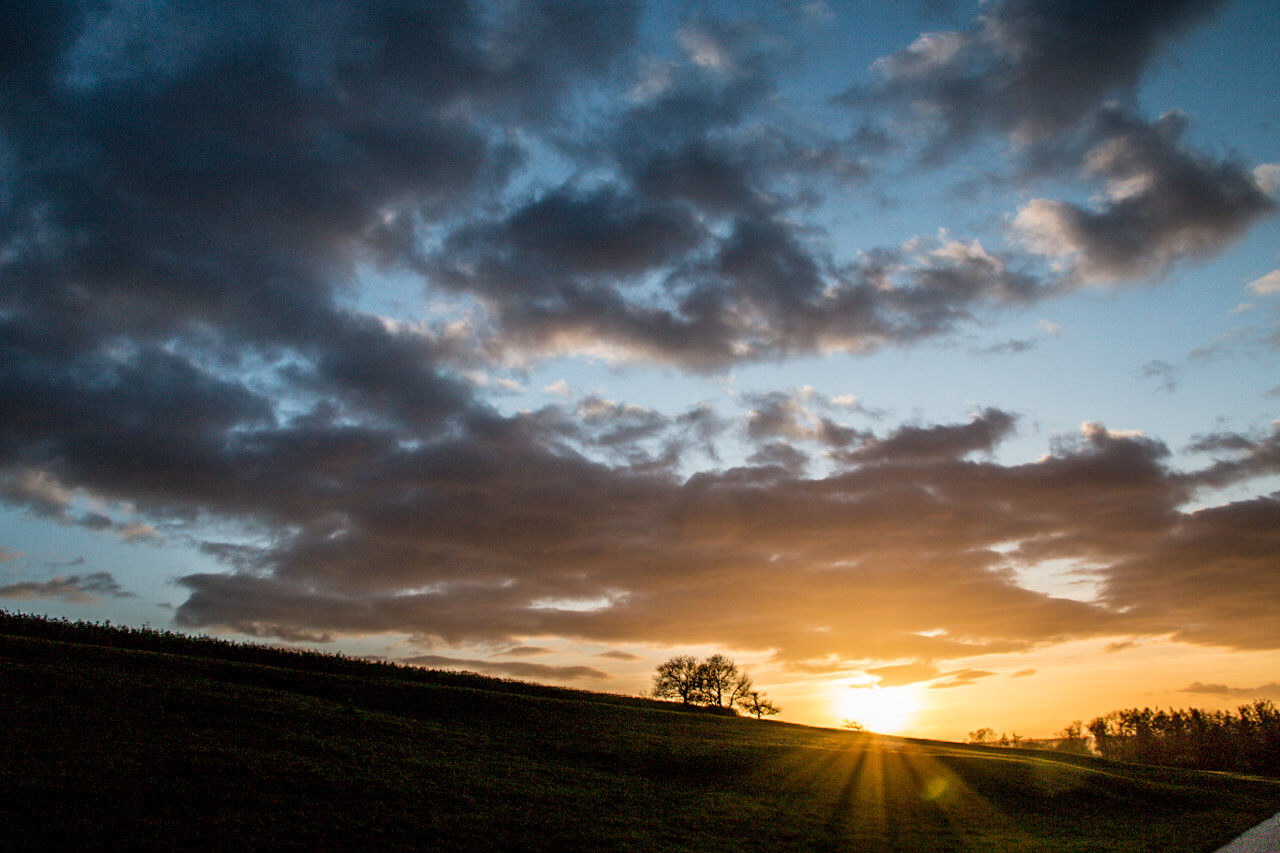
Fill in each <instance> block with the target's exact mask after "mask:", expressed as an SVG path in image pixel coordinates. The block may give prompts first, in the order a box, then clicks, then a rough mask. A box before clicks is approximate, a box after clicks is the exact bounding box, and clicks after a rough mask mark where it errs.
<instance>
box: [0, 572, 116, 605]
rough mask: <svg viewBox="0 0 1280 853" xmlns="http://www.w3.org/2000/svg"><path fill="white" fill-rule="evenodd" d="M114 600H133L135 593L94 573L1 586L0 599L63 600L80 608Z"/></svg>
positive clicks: (109, 578)
mask: <svg viewBox="0 0 1280 853" xmlns="http://www.w3.org/2000/svg"><path fill="white" fill-rule="evenodd" d="M103 596H107V597H110V598H132V597H133V593H131V592H128V591H126V590H125V589H123V588H122V587H121V586H120V584H118V583H116V579H115V578H114V577H113V576H112V574H111V573H110V572H92V573H90V574H87V575H58V576H57V577H55V578H53V579H51V580H47V581H19V582H18V583H12V584H7V585H5V586H0V598H16V599H20V600H24V601H29V600H33V599H35V600H40V599H50V598H62V599H66V600H67V601H72V602H75V603H77V604H92V603H95V602H99V601H101V600H102V598H103Z"/></svg>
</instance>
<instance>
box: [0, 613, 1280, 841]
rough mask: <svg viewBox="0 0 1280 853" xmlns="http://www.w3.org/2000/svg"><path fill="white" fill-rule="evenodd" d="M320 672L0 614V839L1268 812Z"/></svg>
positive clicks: (1006, 828) (663, 832) (1200, 776)
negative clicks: (49, 632) (17, 624)
mask: <svg viewBox="0 0 1280 853" xmlns="http://www.w3.org/2000/svg"><path fill="white" fill-rule="evenodd" d="M10 627H12V626H10ZM126 645H127V644H126ZM321 669H322V667H320V668H317V667H310V668H308V667H307V666H288V665H270V664H266V663H250V662H245V661H230V660H226V659H223V658H219V657H216V656H208V655H206V656H194V655H184V654H174V653H169V652H156V651H145V650H141V649H136V648H112V647H108V646H105V645H101V644H88V643H83V642H74V643H73V642H66V641H63V640H51V639H46V638H40V637H31V636H16V635H14V634H0V684H2V685H3V689H0V715H2V716H0V719H3V720H4V723H5V724H4V726H3V727H0V755H3V756H4V759H5V760H4V761H0V790H3V791H4V792H5V796H3V797H0V826H6V827H8V829H7V830H4V833H5V835H4V837H3V841H0V846H3V847H5V848H13V849H24V848H48V847H54V846H63V845H69V846H73V847H76V848H84V847H89V848H97V847H104V846H113V845H117V844H121V843H123V844H126V845H127V846H129V847H132V848H135V849H137V848H161V847H163V848H167V849H171V848H173V847H175V846H176V847H180V848H209V847H218V848H223V849H229V848H239V847H250V848H264V847H296V848H306V849H317V848H347V847H354V846H357V845H359V846H361V847H373V848H375V849H378V848H381V849H391V848H423V847H433V848H441V847H443V848H465V849H469V850H474V849H512V848H513V847H515V848H521V849H547V850H552V849H555V850H563V849H582V848H595V849H634V850H649V849H692V850H713V849H714V850H721V851H722V850H725V849H731V848H735V847H738V846H750V847H754V848H757V849H859V850H1054V851H1069V850H1152V851H1156V850H1159V851H1177V850H1211V849H1213V848H1215V847H1216V846H1217V845H1218V844H1221V843H1223V842H1225V841H1227V840H1229V839H1230V838H1231V837H1232V836H1233V835H1235V834H1236V833H1237V832H1239V831H1240V830H1242V829H1244V828H1246V827H1248V826H1250V825H1252V824H1253V823H1256V822H1257V821H1258V820H1261V819H1262V818H1264V817H1267V816H1269V815H1270V814H1271V813H1273V812H1275V811H1276V810H1277V809H1280V784H1277V783H1275V782H1271V781H1265V780H1258V779H1246V778H1242V777H1235V776H1226V775H1222V774H1207V773H1195V772H1184V771H1172V770H1162V769H1156V768H1143V767H1135V766H1131V765H1117V764H1113V763H1108V762H1103V761H1100V760H1092V759H1074V760H1071V759H1063V758H1059V757H1057V756H1054V755H1052V754H1048V753H1038V752H1033V751H1029V750H991V749H982V748H974V747H965V746H961V745H956V744H944V743H936V742H929V741H917V740H909V739H900V738H889V737H879V736H875V735H866V734H854V733H851V732H842V731H833V730H827V729H815V728H808V727H804V726H794V725H788V724H783V723H776V722H757V721H754V720H748V719H739V718H725V717H715V716H708V715H701V714H687V713H680V712H676V711H674V710H672V709H671V707H670V706H667V705H664V704H662V703H653V702H643V701H638V700H625V699H622V698H620V697H609V696H602V697H598V698H593V697H594V694H585V693H581V692H578V691H556V690H554V689H550V688H536V689H535V688H522V687H520V686H518V685H513V684H511V683H509V682H501V681H495V680H489V679H481V678H471V679H470V680H469V681H467V680H461V681H452V682H451V681H450V679H449V678H448V677H443V678H442V679H441V682H440V683H432V682H431V681H430V680H426V681H415V680H406V679H404V678H401V677H397V675H396V674H395V673H394V672H391V671H389V670H388V671H386V672H384V673H383V674H382V675H377V674H355V673H357V672H359V671H360V668H359V666H353V667H351V669H352V672H351V673H346V674H344V673H335V672H324V671H320V670H321ZM370 672H371V673H376V669H373V670H370Z"/></svg>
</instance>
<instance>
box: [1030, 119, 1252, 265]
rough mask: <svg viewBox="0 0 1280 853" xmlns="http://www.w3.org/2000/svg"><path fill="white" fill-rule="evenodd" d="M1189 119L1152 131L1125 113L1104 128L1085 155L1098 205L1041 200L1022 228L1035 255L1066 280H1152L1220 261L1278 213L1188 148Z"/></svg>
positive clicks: (1239, 173)
mask: <svg viewBox="0 0 1280 853" xmlns="http://www.w3.org/2000/svg"><path fill="white" fill-rule="evenodd" d="M1185 125H1186V121H1185V119H1184V118H1183V117H1182V116H1181V115H1179V114H1176V113H1168V114H1166V115H1165V116H1163V117H1162V118H1161V119H1160V120H1158V121H1157V122H1155V123H1154V124H1150V125H1148V124H1145V123H1142V122H1139V121H1137V120H1134V119H1132V118H1130V117H1127V116H1125V115H1123V114H1121V113H1119V112H1117V111H1114V110H1107V111H1105V112H1103V113H1102V114H1101V116H1100V119H1099V124H1098V128H1097V129H1096V131H1095V144H1094V145H1093V147H1091V148H1090V149H1089V151H1088V153H1087V154H1086V156H1085V166H1086V170H1087V172H1088V173H1089V174H1091V175H1093V176H1096V177H1098V178H1102V179H1103V180H1104V181H1105V182H1106V199H1105V201H1103V202H1102V203H1101V204H1100V205H1099V206H1097V207H1094V208H1085V207H1081V206H1079V205H1076V204H1073V203H1070V202H1062V201H1050V200H1047V199H1033V200H1031V201H1029V202H1027V203H1026V204H1025V205H1023V206H1022V207H1021V208H1020V209H1019V210H1018V213H1017V216H1016V217H1015V218H1014V220H1013V224H1014V227H1015V228H1016V229H1017V230H1018V231H1019V232H1021V234H1022V235H1023V237H1024V238H1025V240H1026V241H1027V243H1028V245H1029V246H1030V247H1031V248H1032V250H1033V251H1035V252H1038V253H1040V254H1042V255H1045V256H1047V257H1049V258H1053V259H1057V260H1059V261H1061V262H1063V263H1065V264H1066V265H1067V269H1068V274H1067V281H1069V282H1070V281H1080V282H1094V281H1109V280H1116V279H1127V278H1150V277H1154V276H1157V275H1159V274H1161V273H1163V272H1165V271H1166V270H1168V269H1169V268H1170V267H1171V266H1173V265H1174V264H1175V263H1177V262H1179V261H1183V260H1188V259H1194V258H1202V257H1209V256H1212V255H1215V254H1218V253H1219V252H1221V251H1222V250H1223V249H1225V248H1226V247H1227V246H1229V245H1230V244H1232V243H1234V242H1235V241H1236V240H1237V239H1239V238H1240V237H1241V236H1242V235H1243V234H1244V232H1245V230H1246V229H1247V228H1248V227H1249V226H1250V225H1251V224H1253V223H1254V222H1255V221H1257V220H1258V219H1259V218H1261V217H1262V216H1264V215H1268V214H1271V213H1273V212H1274V211H1275V209H1276V204H1275V201H1274V200H1273V199H1272V198H1271V196H1269V195H1268V194H1267V193H1266V192H1264V191H1263V189H1262V187H1260V186H1259V185H1258V184H1257V182H1256V181H1255V179H1254V177H1253V175H1252V174H1251V173H1250V172H1249V171H1248V170H1247V169H1246V168H1245V167H1244V166H1242V165H1240V164H1238V163H1235V162H1232V161H1215V160H1212V159H1210V158H1208V157H1206V156H1205V155H1202V154H1199V153H1197V152H1193V151H1191V150H1189V149H1187V148H1185V147H1184V146H1182V145H1181V144H1180V141H1179V138H1180V137H1181V135H1182V133H1183V130H1184V129H1185Z"/></svg>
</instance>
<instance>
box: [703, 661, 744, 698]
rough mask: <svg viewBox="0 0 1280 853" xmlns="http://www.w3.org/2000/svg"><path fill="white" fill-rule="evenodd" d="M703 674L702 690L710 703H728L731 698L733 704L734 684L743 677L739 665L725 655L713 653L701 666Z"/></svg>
mask: <svg viewBox="0 0 1280 853" xmlns="http://www.w3.org/2000/svg"><path fill="white" fill-rule="evenodd" d="M699 671H700V673H701V676H702V691H703V693H704V694H705V696H706V700H707V704H708V705H719V706H724V705H726V702H725V699H726V698H729V699H730V703H729V704H732V695H733V686H734V683H735V682H737V680H738V679H739V677H741V675H742V672H741V671H740V670H739V669H738V665H737V664H736V663H734V662H733V661H732V660H730V659H729V658H727V657H725V656H724V655H719V654H716V655H712V656H711V657H709V658H707V659H706V660H705V661H703V662H702V664H701V665H700V666H699Z"/></svg>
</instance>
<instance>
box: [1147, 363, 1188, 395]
mask: <svg viewBox="0 0 1280 853" xmlns="http://www.w3.org/2000/svg"><path fill="white" fill-rule="evenodd" d="M1138 371H1139V373H1140V374H1141V375H1142V376H1143V377H1144V378H1146V379H1154V380H1155V381H1156V387H1157V388H1159V389H1160V390H1161V391H1165V392H1168V393H1170V394H1172V393H1173V392H1174V391H1175V390H1177V387H1178V368H1176V367H1174V366H1173V365H1172V364H1170V363H1169V362H1167V361H1163V360H1161V359H1155V360H1153V361H1148V362H1147V363H1146V364H1144V365H1142V367H1140V368H1138Z"/></svg>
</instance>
